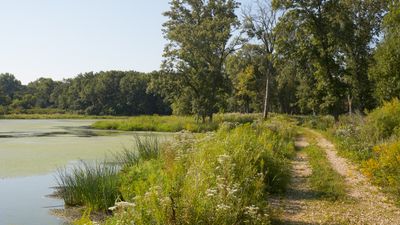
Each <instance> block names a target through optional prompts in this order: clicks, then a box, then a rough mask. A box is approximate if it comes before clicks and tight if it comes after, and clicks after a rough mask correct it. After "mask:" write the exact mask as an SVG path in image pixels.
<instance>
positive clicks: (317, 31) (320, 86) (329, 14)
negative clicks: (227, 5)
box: [273, 0, 344, 117]
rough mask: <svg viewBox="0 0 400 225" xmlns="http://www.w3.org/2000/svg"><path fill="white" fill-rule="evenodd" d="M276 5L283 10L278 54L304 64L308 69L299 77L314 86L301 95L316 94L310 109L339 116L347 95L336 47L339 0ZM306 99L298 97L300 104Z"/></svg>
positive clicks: (281, 0)
mask: <svg viewBox="0 0 400 225" xmlns="http://www.w3.org/2000/svg"><path fill="white" fill-rule="evenodd" d="M273 6H274V7H275V8H276V9H282V10H284V14H283V15H282V17H281V18H280V21H279V23H278V25H277V27H278V28H277V32H279V40H278V45H279V46H278V49H277V51H278V55H279V56H278V57H279V58H280V59H284V60H286V59H291V60H292V62H293V63H295V64H297V65H301V68H304V69H305V70H304V71H302V72H301V73H300V76H299V77H298V78H299V79H301V80H303V81H306V82H303V83H308V84H310V85H311V87H310V89H311V90H313V91H312V93H311V96H310V94H309V93H304V94H305V95H299V97H305V96H307V97H312V98H313V99H308V100H309V101H312V102H314V103H315V104H312V107H316V108H309V109H308V110H312V111H314V112H316V111H317V110H318V111H319V112H322V113H330V114H333V115H334V116H335V117H337V116H338V115H339V114H340V113H341V112H342V111H343V104H342V103H343V96H344V82H343V74H344V70H343V68H342V67H341V65H342V62H343V56H342V53H341V52H340V51H339V49H338V48H337V47H338V46H337V43H338V38H339V37H338V35H339V33H338V32H337V31H338V30H340V29H341V26H340V22H339V21H338V20H337V15H338V13H340V10H341V8H340V6H339V1H337V0H317V1H305V0H301V1H297V0H274V1H273ZM289 43H290V44H289ZM302 63H306V64H305V65H304V64H302ZM308 76H312V77H308ZM310 81H311V82H310ZM312 81H315V84H313V82H312ZM305 90H307V89H305ZM305 102H307V99H299V104H304V103H305ZM304 106H306V105H303V106H302V107H304Z"/></svg>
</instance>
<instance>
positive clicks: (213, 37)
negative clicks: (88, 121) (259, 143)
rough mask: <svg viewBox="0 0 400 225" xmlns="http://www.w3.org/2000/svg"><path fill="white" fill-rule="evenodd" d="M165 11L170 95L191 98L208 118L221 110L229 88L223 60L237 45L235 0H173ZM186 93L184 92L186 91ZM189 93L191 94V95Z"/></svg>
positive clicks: (193, 106)
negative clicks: (234, 34) (222, 99)
mask: <svg viewBox="0 0 400 225" xmlns="http://www.w3.org/2000/svg"><path fill="white" fill-rule="evenodd" d="M170 6H171V8H170V10H169V11H167V12H165V13H164V15H165V16H166V17H168V21H167V22H166V23H164V24H163V27H164V29H163V32H164V35H165V38H166V39H167V40H168V41H169V43H168V44H167V46H166V47H165V49H164V57H165V61H164V63H163V66H162V67H163V70H164V74H167V75H168V77H169V78H170V81H171V82H172V83H173V84H174V89H175V90H173V91H172V92H169V93H168V95H169V99H172V101H173V102H174V103H175V104H176V103H177V102H178V101H179V100H180V99H182V98H186V99H191V101H190V102H187V103H188V104H190V108H191V112H192V113H195V114H197V115H198V116H199V117H200V118H202V121H203V122H205V120H206V117H209V118H210V120H212V116H213V114H214V113H215V112H217V111H218V108H219V103H220V100H221V99H220V97H221V96H223V95H224V93H226V92H227V86H226V84H227V83H229V82H227V76H226V74H225V73H224V63H225V60H226V58H227V57H228V55H229V54H231V53H232V52H233V51H234V50H235V49H234V48H235V46H236V45H237V41H238V39H237V38H234V40H232V32H233V30H234V29H237V28H238V27H239V22H238V19H237V16H236V15H235V9H236V8H237V7H238V6H239V4H238V3H237V2H236V1H235V0H207V1H204V0H172V1H171V2H170ZM183 93H184V94H183ZM188 96H189V97H188Z"/></svg>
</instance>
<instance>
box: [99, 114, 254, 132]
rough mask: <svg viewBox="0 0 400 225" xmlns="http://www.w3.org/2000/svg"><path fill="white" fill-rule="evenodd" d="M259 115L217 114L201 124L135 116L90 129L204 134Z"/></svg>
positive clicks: (185, 118)
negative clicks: (223, 124)
mask: <svg viewBox="0 0 400 225" xmlns="http://www.w3.org/2000/svg"><path fill="white" fill-rule="evenodd" d="M260 118H261V116H260V114H239V113H230V114H217V115H215V117H214V121H213V122H206V123H201V122H200V121H198V120H196V118H195V117H192V116H158V115H153V116H136V117H131V118H129V119H123V120H105V121H97V122H95V123H94V124H93V125H92V127H93V128H96V129H108V130H123V131H157V132H178V131H182V130H187V131H191V132H206V131H214V130H217V129H218V127H219V125H220V124H222V123H223V122H230V123H239V124H242V123H251V122H254V121H256V120H258V119H260Z"/></svg>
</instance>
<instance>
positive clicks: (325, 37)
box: [0, 0, 400, 121]
mask: <svg viewBox="0 0 400 225" xmlns="http://www.w3.org/2000/svg"><path fill="white" fill-rule="evenodd" d="M200 2H201V4H200ZM170 5H171V8H170V10H169V11H167V12H165V13H164V16H166V17H167V22H165V23H164V24H163V33H164V37H165V38H166V39H167V41H168V43H167V45H166V47H165V49H164V61H163V63H162V65H161V69H160V71H156V72H153V73H149V74H145V73H139V72H121V71H108V72H99V73H85V74H81V75H78V76H77V77H75V78H73V79H67V80H64V81H53V80H51V79H45V78H41V79H38V80H37V81H34V82H32V83H30V84H28V85H21V83H20V82H19V81H18V80H16V79H15V77H14V76H13V75H11V74H1V75H0V111H1V112H3V113H7V112H18V111H24V110H27V109H38V108H49V109H60V110H65V111H68V112H76V113H82V114H90V115H106V114H107V115H138V114H170V113H174V114H195V115H198V116H199V117H202V118H203V121H204V119H205V118H207V117H209V118H210V119H212V115H213V114H214V113H217V112H245V113H251V112H263V111H264V113H265V115H266V114H267V112H269V111H273V112H278V113H288V114H330V115H334V116H335V117H337V116H338V115H340V114H343V113H350V114H351V113H353V112H361V113H363V112H365V111H368V110H371V109H373V108H375V107H377V106H380V105H382V104H383V103H384V102H385V101H389V100H391V99H393V98H399V97H400V47H399V46H400V38H399V37H400V1H398V0H376V1H362V0H356V1H350V0H342V1H333V0H318V1H297V0H296V1H290V0H273V1H268V0H264V1H258V3H257V4H255V5H253V7H252V8H251V9H250V8H247V7H242V8H241V6H240V4H239V3H238V2H236V1H234V0H224V1H223V0H215V1H204V2H202V1H172V2H171V4H170ZM238 12H241V14H240V15H238Z"/></svg>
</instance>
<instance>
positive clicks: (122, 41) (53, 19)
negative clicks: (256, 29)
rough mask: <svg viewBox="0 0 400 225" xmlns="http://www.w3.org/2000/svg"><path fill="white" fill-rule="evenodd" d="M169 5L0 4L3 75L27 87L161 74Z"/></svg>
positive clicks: (72, 0)
mask: <svg viewBox="0 0 400 225" xmlns="http://www.w3.org/2000/svg"><path fill="white" fill-rule="evenodd" d="M168 2H169V1H168V0H10V1H5V0H4V1H2V0H0V73H4V72H9V73H12V74H14V75H15V76H16V77H17V79H19V80H21V81H22V82H23V83H24V84H26V83H28V82H30V81H33V80H35V79H37V78H39V77H51V78H53V79H56V80H61V79H63V78H68V77H74V76H76V75H77V74H79V73H81V72H89V71H101V70H112V69H114V70H137V71H143V72H150V71H152V70H157V69H159V66H160V63H161V60H162V51H163V48H164V44H165V43H166V41H165V40H164V39H163V37H162V32H161V28H162V23H163V22H164V21H165V20H166V18H164V17H163V16H162V15H161V14H162V12H164V11H166V10H168V8H169V5H168ZM240 2H242V3H243V4H248V3H249V2H252V0H241V1H240Z"/></svg>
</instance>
